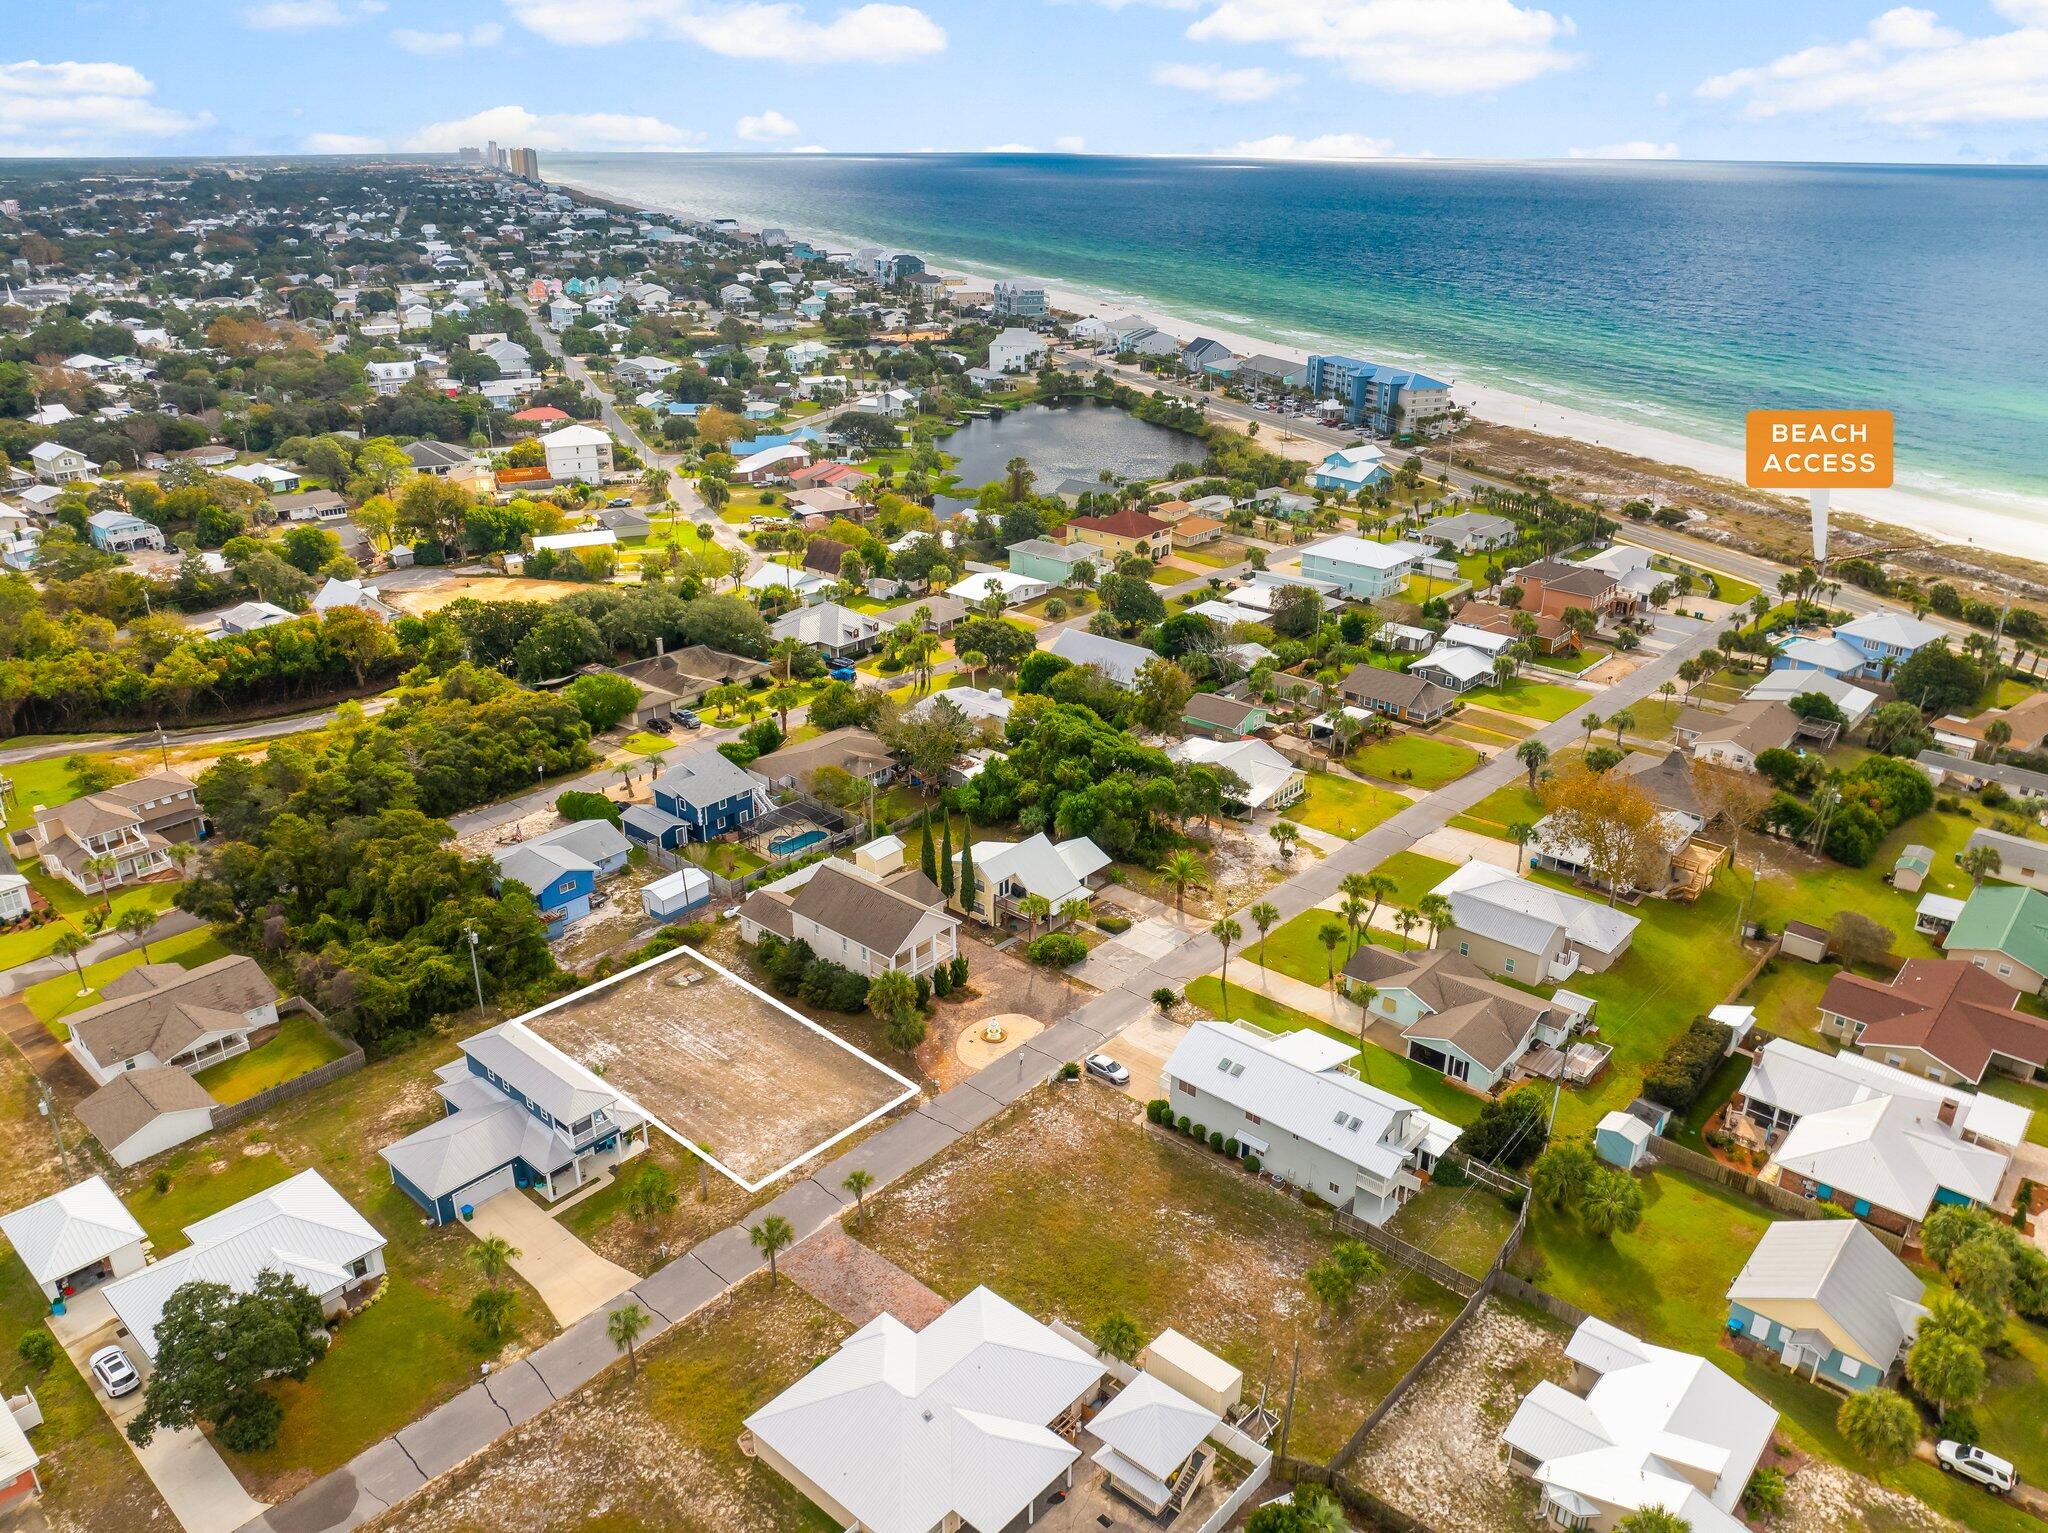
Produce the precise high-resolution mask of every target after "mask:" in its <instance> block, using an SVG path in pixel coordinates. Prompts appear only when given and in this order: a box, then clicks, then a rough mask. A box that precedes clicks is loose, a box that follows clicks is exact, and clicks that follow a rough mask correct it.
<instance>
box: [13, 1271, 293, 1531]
mask: <svg viewBox="0 0 2048 1533" xmlns="http://www.w3.org/2000/svg"><path fill="white" fill-rule="evenodd" d="M65 1311H66V1312H65V1313H64V1314H62V1315H52V1316H50V1329H51V1330H52V1331H53V1332H55V1333H56V1337H57V1340H58V1342H59V1343H61V1344H62V1346H63V1348H64V1350H65V1352H67V1353H68V1354H69V1355H70V1357H71V1361H72V1362H74V1363H76V1364H77V1365H78V1371H79V1373H80V1374H81V1375H83V1376H84V1378H85V1380H86V1384H87V1387H88V1388H90V1389H91V1390H92V1394H93V1398H94V1399H95V1400H97V1401H99V1402H100V1406H101V1408H102V1409H104V1410H105V1411H106V1413H107V1414H108V1415H109V1416H111V1417H112V1418H113V1419H114V1425H115V1426H116V1427H119V1428H121V1429H122V1432H121V1440H122V1441H123V1442H127V1443H128V1447H129V1450H130V1451H131V1452H132V1453H134V1455H135V1457H136V1459H137V1461H138V1462H140V1463H141V1465H142V1468H143V1471H144V1473H146V1474H147V1475H148V1476H149V1478H150V1481H151V1483H152V1484H154V1485H155V1486H156V1488H157V1494H158V1495H160V1496H162V1497H163V1498H164V1503H165V1505H167V1506H169V1507H170V1509H171V1514H172V1515H173V1516H174V1517H176V1518H177V1519H178V1522H179V1524H180V1526H182V1527H183V1528H184V1530H185V1533H232V1530H234V1529H236V1528H239V1527H241V1526H242V1524H244V1523H246V1522H248V1521H249V1520H250V1519H251V1518H252V1517H261V1516H262V1515H263V1513H264V1512H265V1511H266V1510H268V1503H266V1502H262V1501H258V1500H257V1499H256V1498H255V1497H253V1496H251V1495H250V1494H249V1493H248V1492H247V1491H246V1490H244V1489H242V1482H241V1481H240V1480H238V1479H236V1478H235V1472H234V1471H233V1470H232V1469H230V1468H228V1466H227V1464H226V1462H225V1461H224V1460H223V1459H222V1458H221V1456H220V1453H219V1452H218V1450H216V1449H215V1448H214V1446H213V1444H212V1443H211V1442H209V1441H207V1438H206V1434H205V1433H203V1432H200V1431H198V1430H197V1429H196V1428H191V1427H188V1428H186V1429H185V1430H183V1431H180V1432H158V1433H156V1435H155V1436H153V1437H151V1438H150V1440H149V1446H148V1447H147V1448H138V1447H136V1446H135V1444H134V1443H133V1442H129V1440H128V1435H127V1426H128V1422H129V1420H130V1418H132V1417H133V1416H134V1415H135V1413H136V1412H137V1411H139V1410H141V1409H142V1397H143V1391H142V1390H140V1389H137V1390H135V1391H133V1392H132V1393H129V1394H125V1395H123V1396H122V1397H121V1398H120V1399H118V1400H109V1399H108V1398H107V1395H106V1391H105V1390H103V1389H101V1388H100V1386H99V1384H98V1383H97V1382H95V1381H94V1379H93V1377H92V1375H91V1374H89V1373H87V1372H86V1368H85V1362H86V1359H87V1358H89V1357H91V1356H92V1355H93V1353H95V1352H97V1351H99V1349H100V1348H101V1347H104V1346H107V1345H108V1344H109V1343H113V1342H118V1343H120V1345H121V1347H122V1349H123V1350H124V1351H125V1352H127V1354H128V1360H129V1361H130V1362H131V1363H133V1364H134V1365H135V1367H136V1370H137V1371H138V1372H139V1373H141V1375H142V1378H143V1383H144V1385H145V1386H147V1384H148V1382H149V1360H148V1359H147V1358H145V1357H144V1356H143V1354H142V1348H141V1347H140V1346H138V1345H137V1344H136V1342H135V1339H134V1338H133V1337H132V1336H129V1335H128V1334H127V1333H126V1331H124V1330H123V1329H122V1327H121V1323H120V1321H119V1320H118V1319H116V1318H115V1315H114V1310H113V1306H111V1305H110V1304H108V1303H107V1301H106V1298H105V1297H104V1296H103V1295H102V1294H101V1293H100V1292H99V1291H98V1290H97V1289H90V1290H88V1291H87V1292H85V1293H82V1294H80V1295H78V1296H77V1297H76V1298H74V1299H72V1300H71V1301H70V1302H69V1303H68V1304H67V1305H66V1306H65Z"/></svg>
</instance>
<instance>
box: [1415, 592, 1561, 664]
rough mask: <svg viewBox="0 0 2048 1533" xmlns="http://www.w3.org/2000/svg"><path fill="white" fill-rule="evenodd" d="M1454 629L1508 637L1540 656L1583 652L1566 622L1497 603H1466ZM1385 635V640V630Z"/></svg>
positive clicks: (1459, 612) (1460, 611) (1461, 609)
mask: <svg viewBox="0 0 2048 1533" xmlns="http://www.w3.org/2000/svg"><path fill="white" fill-rule="evenodd" d="M1389 626H1392V625H1389ZM1454 626H1457V627H1461V628H1466V629H1477V630H1479V631H1480V632H1483V633H1491V634H1501V635H1505V636H1506V637H1507V638H1509V639H1510V640H1512V641H1515V642H1518V643H1523V644H1527V645H1528V646H1529V648H1530V649H1531V650H1532V651H1533V652H1534V653H1536V654H1539V655H1561V654H1566V653H1570V652H1572V651H1575V650H1577V649H1578V648H1579V631H1578V629H1576V628H1574V627H1572V626H1571V624H1569V623H1567V622H1565V621H1564V620H1563V619H1561V618H1554V617H1544V616H1542V615H1541V614H1540V613H1535V612H1522V611H1520V610H1518V609H1516V608H1513V607H1503V606H1499V605H1497V604H1496V603H1494V602H1484V601H1468V602H1466V603H1465V604H1464V605H1463V606H1462V607H1460V608H1459V609H1458V621H1457V624H1456V625H1454ZM1425 631H1426V630H1425ZM1381 632H1382V638H1383V639H1384V634H1385V630H1384V629H1383V630H1382V631H1381ZM1446 633H1448V630H1446ZM1388 647H1389V648H1391V647H1392V646H1391V645H1389V646H1388Z"/></svg>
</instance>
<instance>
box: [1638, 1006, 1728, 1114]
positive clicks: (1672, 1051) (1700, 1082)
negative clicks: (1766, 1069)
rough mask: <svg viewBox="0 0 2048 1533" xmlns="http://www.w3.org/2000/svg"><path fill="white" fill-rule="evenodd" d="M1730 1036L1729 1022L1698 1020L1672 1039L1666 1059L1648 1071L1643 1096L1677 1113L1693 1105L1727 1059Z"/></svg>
mask: <svg viewBox="0 0 2048 1533" xmlns="http://www.w3.org/2000/svg"><path fill="white" fill-rule="evenodd" d="M1729 1034H1730V1029H1729V1027H1728V1025H1727V1024H1726V1023H1725V1022H1709V1021H1708V1020H1707V1019H1706V1018H1705V1017H1694V1018H1693V1021H1692V1026H1691V1027H1689V1028H1687V1029H1686V1030H1685V1031H1684V1032H1682V1033H1680V1034H1679V1035H1678V1036H1677V1037H1676V1038H1674V1039H1672V1040H1671V1045H1670V1047H1668V1048H1666V1049H1665V1050H1664V1055H1663V1057H1662V1058H1661V1059H1659V1060H1658V1061H1657V1063H1656V1064H1654V1065H1652V1066H1651V1067H1650V1068H1649V1070H1648V1071H1647V1072H1645V1074H1644V1076H1643V1095H1644V1096H1646V1097H1648V1098H1649V1099H1650V1100H1651V1101H1653V1102H1661V1103H1663V1104H1664V1106H1666V1107H1669V1108H1672V1109H1673V1110H1675V1111H1682V1110H1684V1109H1685V1108H1688V1107H1690V1106H1692V1104H1693V1103H1694V1102H1695V1101H1697V1100H1698V1099H1699V1094H1700V1093H1701V1092H1702V1091H1704V1090H1705V1089H1706V1086H1707V1082H1708V1080H1709V1079H1711V1078H1712V1076H1713V1074H1714V1072H1715V1071H1716V1070H1718V1069H1719V1068H1720V1067H1721V1061H1722V1060H1723V1059H1725V1058H1727V1056H1728V1044H1729V1041H1730V1040H1729Z"/></svg>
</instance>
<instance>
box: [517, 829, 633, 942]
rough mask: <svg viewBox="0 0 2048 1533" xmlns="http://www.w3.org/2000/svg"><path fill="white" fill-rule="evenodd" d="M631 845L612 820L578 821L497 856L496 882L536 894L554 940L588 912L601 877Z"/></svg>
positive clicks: (627, 853)
mask: <svg viewBox="0 0 2048 1533" xmlns="http://www.w3.org/2000/svg"><path fill="white" fill-rule="evenodd" d="M632 850H633V844H632V842H630V841H628V840H627V839H626V838H625V836H624V835H623V834H622V833H621V832H620V831H619V828H618V827H617V826H616V825H613V824H612V823H611V822H610V821H609V820H576V821H573V822H571V823H570V824H567V825H564V826H562V827H560V828H559V829H557V830H551V831H549V832H547V833H546V834H545V835H540V836H535V837H533V838H532V839H530V840H527V841H522V842H519V843H518V844H517V845H514V846H508V847H506V848H504V849H503V850H502V851H500V852H499V853H498V854H497V864H498V879H499V881H500V882H501V883H502V882H503V881H504V880H506V879H508V878H509V879H514V880H516V881H518V882H519V883H522V884H524V885H526V887H527V888H529V889H531V890H532V891H533V898H534V903H535V904H537V905H538V906H539V907H540V913H541V918H542V919H543V920H544V921H546V922H547V923H548V937H549V939H550V940H552V939H554V938H556V937H559V936H561V935H562V932H563V930H564V929H565V928H566V927H567V926H568V924H569V923H570V922H571V921H580V920H582V919H583V917H585V916H587V915H589V914H590V905H591V900H592V898H593V897H594V896H595V895H596V893H597V881H598V880H599V879H600V878H603V877H606V876H608V875H610V874H613V873H616V872H618V870H619V869H620V868H623V867H624V866H625V865H626V859H627V857H628V856H630V855H631V854H632Z"/></svg>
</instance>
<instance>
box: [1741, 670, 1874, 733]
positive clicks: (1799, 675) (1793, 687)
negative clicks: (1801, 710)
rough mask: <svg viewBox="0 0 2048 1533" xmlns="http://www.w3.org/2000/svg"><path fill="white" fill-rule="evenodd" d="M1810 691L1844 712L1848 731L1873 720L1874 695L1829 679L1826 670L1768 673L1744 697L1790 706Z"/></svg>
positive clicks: (1831, 677) (1838, 679)
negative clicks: (1790, 703) (1789, 704)
mask: <svg viewBox="0 0 2048 1533" xmlns="http://www.w3.org/2000/svg"><path fill="white" fill-rule="evenodd" d="M1809 692H1818V693H1819V694H1820V695H1821V696H1822V697H1825V698H1826V699H1827V700H1828V701H1829V702H1831V703H1833V704H1834V705H1835V706H1836V707H1837V708H1839V709H1841V710H1842V717H1843V719H1844V720H1845V721H1846V722H1844V723H1843V725H1842V728H1843V730H1844V731H1845V732H1847V731H1850V730H1855V729H1860V728H1861V727H1862V726H1863V721H1864V720H1865V719H1867V718H1869V717H1870V710H1871V709H1873V708H1875V707H1876V706H1877V702H1878V698H1877V694H1876V693H1875V692H1872V691H1869V690H1867V689H1865V688H1863V687H1859V686H1857V685H1856V684H1855V683H1854V682H1850V681H1845V680H1843V679H1841V678H1840V677H1837V676H1830V675H1828V674H1827V673H1826V672H1824V671H1791V670H1777V671H1766V672H1765V673H1764V674H1763V675H1762V676H1761V677H1759V678H1758V679H1757V681H1756V683H1755V684H1754V685H1753V686H1751V687H1750V689H1749V690H1748V691H1747V692H1745V693H1743V694H1742V695H1743V697H1744V698H1746V699H1747V700H1748V701H1750V702H1770V701H1773V700H1775V701H1778V702H1785V703H1789V702H1791V701H1792V699H1794V698H1795V697H1802V696H1804V695H1805V694H1807V693H1809Z"/></svg>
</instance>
